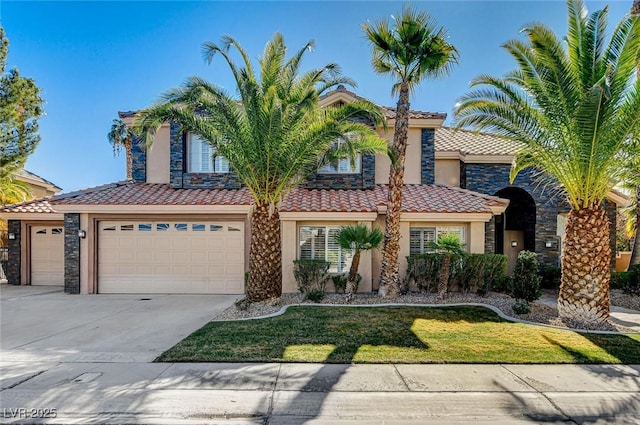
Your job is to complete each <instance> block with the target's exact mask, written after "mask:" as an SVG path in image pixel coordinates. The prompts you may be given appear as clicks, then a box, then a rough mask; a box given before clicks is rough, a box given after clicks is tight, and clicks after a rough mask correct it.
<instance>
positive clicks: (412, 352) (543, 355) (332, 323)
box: [156, 307, 640, 363]
mask: <svg viewBox="0 0 640 425" xmlns="http://www.w3.org/2000/svg"><path fill="white" fill-rule="evenodd" d="M156 361H160V362H320V363H640V335H635V334H634V335H622V334H620V335H602V334H591V333H590V334H580V333H577V332H572V331H569V330H561V329H551V328H543V327H540V326H532V325H525V324H521V323H512V322H508V321H505V320H503V319H501V318H500V317H499V316H498V315H497V314H495V313H494V312H493V311H491V310H489V309H486V308H483V307H439V308H428V307H366V308H355V307H331V308H327V307H290V308H289V309H288V310H287V312H286V313H285V314H283V315H281V316H276V317H272V318H268V319H256V320H245V321H229V322H211V323H208V324H207V325H205V326H204V327H203V328H201V329H200V330H198V331H196V332H194V333H193V334H191V335H190V336H188V337H187V338H185V339H184V340H183V341H181V342H180V343H178V344H177V345H176V346H174V347H173V348H171V349H170V350H168V351H167V352H165V353H164V354H162V355H161V356H160V357H159V358H158V359H157V360H156Z"/></svg>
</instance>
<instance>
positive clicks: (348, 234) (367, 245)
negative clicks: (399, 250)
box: [335, 224, 384, 301]
mask: <svg viewBox="0 0 640 425" xmlns="http://www.w3.org/2000/svg"><path fill="white" fill-rule="evenodd" d="M335 238H336V242H338V245H340V247H341V248H343V249H351V250H353V259H352V260H351V268H350V269H349V276H348V277H347V288H346V290H345V292H346V297H347V301H351V298H352V297H353V293H354V292H355V287H356V279H357V278H358V266H360V252H361V251H366V250H369V249H376V248H378V246H380V243H381V242H382V239H383V238H384V235H383V234H382V232H381V231H380V229H378V228H375V229H371V230H369V228H368V227H367V226H366V225H364V224H358V225H356V226H342V227H341V228H340V231H339V232H338V233H337V234H336V236H335Z"/></svg>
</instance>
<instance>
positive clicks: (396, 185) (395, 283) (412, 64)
mask: <svg viewBox="0 0 640 425" xmlns="http://www.w3.org/2000/svg"><path fill="white" fill-rule="evenodd" d="M394 19H395V21H394V23H393V26H392V25H391V24H390V22H389V21H388V20H386V19H382V20H380V21H378V22H375V23H373V24H369V23H365V24H364V25H363V29H364V32H365V34H366V37H367V38H368V40H369V42H370V44H371V47H372V49H373V59H372V65H373V69H374V70H375V71H376V72H377V73H379V74H384V75H390V76H391V77H392V78H393V79H394V80H395V83H394V84H393V87H392V90H391V92H392V94H393V95H394V96H395V95H398V103H397V105H396V116H395V128H394V133H393V144H392V146H391V147H390V150H389V157H390V158H391V162H392V164H391V167H390V170H389V194H388V198H387V213H386V217H385V229H384V247H383V249H382V270H381V273H380V285H379V287H380V295H381V296H383V297H390V298H393V297H396V296H397V295H398V294H399V293H400V278H399V271H400V270H399V268H400V263H399V253H400V209H401V207H402V187H403V185H404V162H405V152H406V149H407V133H408V130H409V107H410V101H409V94H410V93H411V92H412V91H413V90H414V89H415V88H416V87H417V86H418V84H420V83H421V82H422V81H423V80H424V79H427V78H438V77H441V76H444V75H447V74H448V73H449V72H450V70H451V68H452V66H453V65H454V64H455V63H457V59H458V51H457V50H456V48H455V47H454V46H453V45H451V44H449V43H448V42H447V32H446V31H445V29H444V28H437V27H436V25H435V23H434V22H433V20H432V19H431V18H430V17H429V15H427V14H426V13H424V12H417V11H416V10H415V9H413V8H411V7H409V6H405V7H404V9H403V10H402V12H401V13H400V14H399V15H398V16H397V17H396V18H394Z"/></svg>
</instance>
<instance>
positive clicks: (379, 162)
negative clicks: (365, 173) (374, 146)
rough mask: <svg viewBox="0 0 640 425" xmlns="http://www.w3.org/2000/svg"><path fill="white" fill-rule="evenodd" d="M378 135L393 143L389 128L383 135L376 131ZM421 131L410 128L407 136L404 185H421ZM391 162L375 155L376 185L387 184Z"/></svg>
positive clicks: (383, 156)
mask: <svg viewBox="0 0 640 425" xmlns="http://www.w3.org/2000/svg"><path fill="white" fill-rule="evenodd" d="M378 135H379V136H380V137H383V138H385V139H386V140H387V141H389V142H392V141H393V129H392V128H390V129H389V131H387V133H386V134H385V133H384V132H383V131H382V130H378ZM421 138H422V129H421V128H410V129H409V135H408V144H407V152H406V156H405V168H404V170H405V171H404V183H405V184H420V183H421V179H422V176H421V155H422V153H421V152H422V148H421V144H422V139H421ZM390 165H391V162H390V161H389V158H387V157H386V156H385V155H376V184H387V183H389V166H390Z"/></svg>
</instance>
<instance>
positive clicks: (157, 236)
mask: <svg viewBox="0 0 640 425" xmlns="http://www.w3.org/2000/svg"><path fill="white" fill-rule="evenodd" d="M98 292H99V293H174V294H180V293H182V294H240V293H243V292H244V223H243V222H206V221H199V222H194V221H102V222H100V223H99V225H98Z"/></svg>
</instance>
